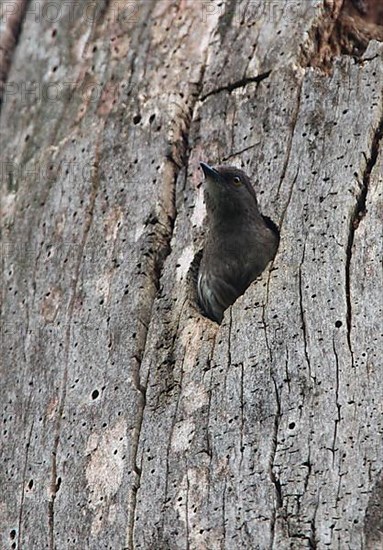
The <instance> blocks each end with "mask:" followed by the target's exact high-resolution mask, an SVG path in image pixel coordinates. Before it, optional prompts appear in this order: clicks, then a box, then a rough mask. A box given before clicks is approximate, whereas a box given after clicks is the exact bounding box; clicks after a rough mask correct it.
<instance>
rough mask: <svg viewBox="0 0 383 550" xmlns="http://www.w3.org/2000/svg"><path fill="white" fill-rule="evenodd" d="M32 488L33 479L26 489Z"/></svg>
mask: <svg viewBox="0 0 383 550" xmlns="http://www.w3.org/2000/svg"><path fill="white" fill-rule="evenodd" d="M32 487H33V479H31V480H30V481H29V483H28V489H32Z"/></svg>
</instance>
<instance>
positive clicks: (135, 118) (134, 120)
mask: <svg viewBox="0 0 383 550" xmlns="http://www.w3.org/2000/svg"><path fill="white" fill-rule="evenodd" d="M140 122H141V115H135V116H134V117H133V124H139V123H140Z"/></svg>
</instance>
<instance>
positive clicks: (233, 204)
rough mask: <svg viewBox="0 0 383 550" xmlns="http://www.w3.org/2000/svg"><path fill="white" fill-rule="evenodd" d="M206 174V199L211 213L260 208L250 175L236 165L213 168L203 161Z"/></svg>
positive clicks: (239, 211) (202, 164)
mask: <svg viewBox="0 0 383 550" xmlns="http://www.w3.org/2000/svg"><path fill="white" fill-rule="evenodd" d="M200 164H201V168H202V170H203V173H204V175H205V200H206V207H207V210H208V211H209V212H210V213H220V212H222V213H224V212H225V213H228V214H229V213H230V214H234V213H238V214H239V215H240V214H241V212H246V211H252V210H254V208H255V209H256V210H258V206H257V198H256V195H255V191H254V189H253V187H252V185H251V182H250V179H249V178H248V176H247V175H246V174H245V172H243V170H240V169H239V168H235V167H234V166H216V167H215V168H213V167H212V166H209V165H208V164H206V163H205V162H201V163H200Z"/></svg>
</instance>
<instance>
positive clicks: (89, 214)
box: [48, 125, 104, 550]
mask: <svg viewBox="0 0 383 550" xmlns="http://www.w3.org/2000/svg"><path fill="white" fill-rule="evenodd" d="M103 128H104V125H102V126H101V128H100V131H99V134H98V137H97V142H96V149H95V159H94V163H93V167H92V168H93V169H92V173H91V184H92V187H91V192H90V200H89V205H88V208H87V211H86V215H85V224H84V232H83V236H82V239H81V241H80V246H79V253H78V256H77V259H76V265H75V269H74V277H73V282H72V285H71V291H72V293H71V297H70V300H69V304H68V312H67V322H66V327H65V338H64V372H63V378H62V389H61V397H60V401H59V405H58V410H57V420H56V426H55V438H54V443H53V450H52V465H51V482H50V498H49V501H48V533H49V550H54V549H55V543H54V519H55V518H54V505H55V499H56V495H57V491H58V485H57V453H58V447H59V443H60V431H61V420H62V416H63V413H64V408H65V401H66V393H67V380H68V368H69V353H70V343H71V328H72V318H73V311H74V307H75V302H76V296H77V286H78V282H79V278H80V270H81V265H82V261H83V254H84V250H85V245H86V242H87V240H88V235H89V231H90V228H91V225H92V221H93V213H94V207H95V203H96V198H97V194H98V189H99V184H100V174H99V169H100V141H101V136H102V131H103Z"/></svg>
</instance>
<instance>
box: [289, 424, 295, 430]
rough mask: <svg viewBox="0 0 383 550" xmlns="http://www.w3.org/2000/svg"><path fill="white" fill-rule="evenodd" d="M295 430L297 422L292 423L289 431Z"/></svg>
mask: <svg viewBox="0 0 383 550" xmlns="http://www.w3.org/2000/svg"><path fill="white" fill-rule="evenodd" d="M294 428H295V422H290V424H289V429H290V430H293V429H294Z"/></svg>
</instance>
